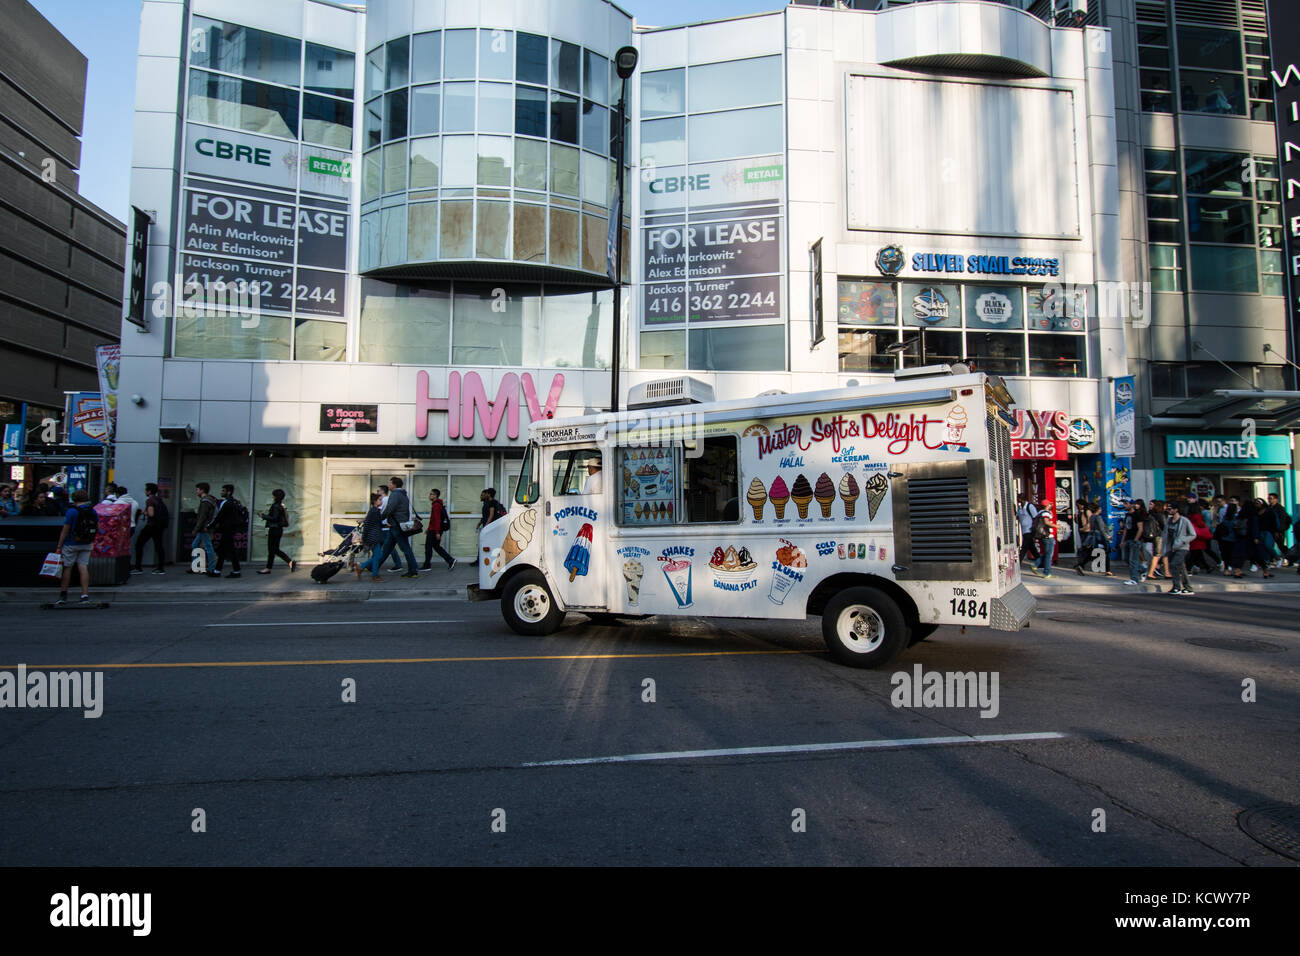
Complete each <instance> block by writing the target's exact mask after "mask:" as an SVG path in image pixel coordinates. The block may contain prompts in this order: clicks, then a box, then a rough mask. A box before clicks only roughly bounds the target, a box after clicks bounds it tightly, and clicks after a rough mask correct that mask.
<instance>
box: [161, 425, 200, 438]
mask: <svg viewBox="0 0 1300 956" xmlns="http://www.w3.org/2000/svg"><path fill="white" fill-rule="evenodd" d="M158 437H159V438H160V439H161V440H162V441H193V440H194V426H193V425H189V424H186V425H163V426H162V427H161V428H159V429H158Z"/></svg>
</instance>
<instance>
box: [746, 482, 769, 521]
mask: <svg viewBox="0 0 1300 956" xmlns="http://www.w3.org/2000/svg"><path fill="white" fill-rule="evenodd" d="M745 500H746V501H748V502H749V506H750V507H751V508H753V509H754V520H755V521H762V520H763V507H764V505H766V504H767V489H766V488H764V487H763V483H762V482H761V481H759V480H758V479H757V478H755V479H754V480H753V481H751V482H750V483H749V492H748V493H747V494H746V495H745Z"/></svg>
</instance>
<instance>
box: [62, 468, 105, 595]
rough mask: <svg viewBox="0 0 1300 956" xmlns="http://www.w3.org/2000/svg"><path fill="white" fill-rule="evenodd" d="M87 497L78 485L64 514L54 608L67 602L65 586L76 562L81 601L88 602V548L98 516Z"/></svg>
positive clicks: (89, 548)
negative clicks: (61, 567)
mask: <svg viewBox="0 0 1300 956" xmlns="http://www.w3.org/2000/svg"><path fill="white" fill-rule="evenodd" d="M89 498H90V496H89V495H87V494H86V489H84V488H78V489H77V490H76V491H74V492H73V493H72V502H71V505H70V506H69V508H68V510H67V513H66V514H64V516H63V527H62V529H60V531H59V543H58V544H57V545H56V546H55V550H56V551H58V552H59V556H60V558H61V559H62V560H63V578H62V581H61V586H60V587H59V599H58V600H57V601H55V602H54V604H55V606H56V607H61V606H63V605H65V604H67V603H68V585H69V584H70V583H71V582H72V568H73V565H76V567H77V575H78V577H79V578H80V580H81V603H82V604H87V603H89V601H90V550H91V548H93V547H94V545H95V535H97V534H98V533H99V515H97V514H95V509H94V508H92V507H91V506H90V505H89V503H88V501H89Z"/></svg>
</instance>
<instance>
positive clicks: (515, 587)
mask: <svg viewBox="0 0 1300 956" xmlns="http://www.w3.org/2000/svg"><path fill="white" fill-rule="evenodd" d="M501 616H502V617H503V618H505V621H506V625H507V626H508V627H509V628H510V630H512V631H514V632H515V633H516V634H525V635H527V636H529V637H541V636H543V635H546V634H550V633H552V632H553V631H554V630H555V629H556V628H557V627H559V626H560V622H561V621H563V620H564V612H563V611H561V610H560V609H559V608H558V607H557V606H556V604H555V598H554V597H553V596H552V595H551V589H550V588H549V587H547V585H546V578H545V577H543V576H542V573H541V572H540V571H534V570H532V569H531V568H530V569H528V570H527V571H520V572H519V573H518V574H515V575H513V576H512V577H511V578H510V580H509V581H507V582H506V583H505V587H503V588H502V589H501Z"/></svg>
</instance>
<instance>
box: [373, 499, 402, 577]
mask: <svg viewBox="0 0 1300 956" xmlns="http://www.w3.org/2000/svg"><path fill="white" fill-rule="evenodd" d="M388 492H389V488H388V486H387V485H380V486H379V510H380V511H381V512H382V511H383V510H384V509H385V508H387V507H388ZM393 570H394V571H400V570H402V562H401V560H399V559H398V557H397V552H393Z"/></svg>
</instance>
